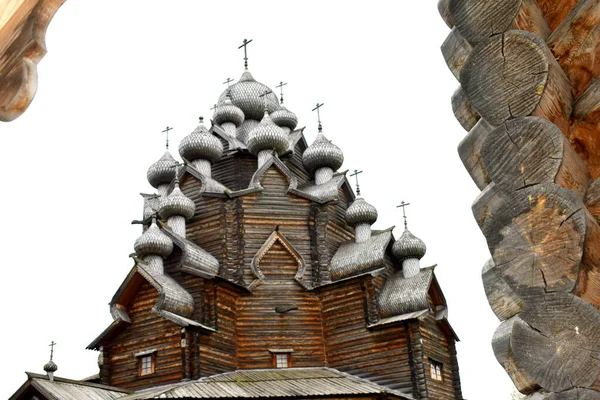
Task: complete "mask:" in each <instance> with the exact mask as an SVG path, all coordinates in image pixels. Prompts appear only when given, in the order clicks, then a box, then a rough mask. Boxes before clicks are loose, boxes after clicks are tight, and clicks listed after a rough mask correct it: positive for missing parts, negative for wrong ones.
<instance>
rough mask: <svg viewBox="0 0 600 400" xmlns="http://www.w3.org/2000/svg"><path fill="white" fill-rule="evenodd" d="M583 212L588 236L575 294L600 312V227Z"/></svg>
mask: <svg viewBox="0 0 600 400" xmlns="http://www.w3.org/2000/svg"><path fill="white" fill-rule="evenodd" d="M583 211H584V215H585V219H586V234H585V242H584V246H583V256H582V259H581V265H580V266H579V275H578V278H577V286H576V288H575V292H574V293H575V294H576V295H577V296H579V297H581V298H582V299H584V300H585V301H587V302H588V303H590V304H592V305H593V306H595V307H596V308H598V309H599V310H600V226H599V225H598V222H597V221H596V219H595V218H594V217H593V216H592V215H591V214H590V212H589V211H588V210H587V209H583ZM599 388H600V387H599Z"/></svg>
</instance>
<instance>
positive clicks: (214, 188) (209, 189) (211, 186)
mask: <svg viewBox="0 0 600 400" xmlns="http://www.w3.org/2000/svg"><path fill="white" fill-rule="evenodd" d="M186 173H188V174H190V175H192V176H193V177H194V178H196V179H197V180H199V181H200V182H201V183H202V185H201V188H200V192H201V193H204V194H213V195H221V196H224V195H225V193H227V192H229V189H228V188H227V187H226V186H225V185H223V184H221V183H219V182H217V181H215V180H214V179H212V178H209V177H207V176H204V175H202V174H201V173H200V172H198V170H197V169H196V168H194V167H193V166H192V164H190V163H188V162H186V164H185V167H184V168H182V169H181V170H180V171H179V179H181V178H182V177H183V175H185V174H186ZM173 187H175V181H173V182H171V185H170V186H169V192H170V191H171V190H173Z"/></svg>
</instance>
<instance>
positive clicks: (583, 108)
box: [569, 78, 600, 179]
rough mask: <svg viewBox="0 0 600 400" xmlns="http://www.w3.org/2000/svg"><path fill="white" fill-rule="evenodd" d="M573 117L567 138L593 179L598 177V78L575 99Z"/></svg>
mask: <svg viewBox="0 0 600 400" xmlns="http://www.w3.org/2000/svg"><path fill="white" fill-rule="evenodd" d="M573 117H574V119H573V122H572V125H571V129H570V132H569V138H570V140H571V142H572V143H573V144H574V147H575V150H576V151H577V153H578V154H579V156H580V157H581V158H582V159H583V161H584V162H585V163H586V165H587V166H588V168H589V170H590V173H591V174H592V177H593V178H594V179H595V178H597V177H599V176H600V134H599V132H600V78H596V80H594V82H592V83H591V84H590V86H589V87H588V88H587V89H586V91H585V92H584V93H583V94H582V95H581V96H580V97H579V99H577V102H576V103H575V107H574V110H573Z"/></svg>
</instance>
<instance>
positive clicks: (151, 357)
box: [135, 350, 156, 378]
mask: <svg viewBox="0 0 600 400" xmlns="http://www.w3.org/2000/svg"><path fill="white" fill-rule="evenodd" d="M135 358H137V367H138V376H139V377H142V378H143V377H146V376H149V375H153V374H154V373H155V372H156V350H150V351H144V352H142V353H138V354H136V355H135ZM146 361H149V362H148V363H147V362H146ZM148 364H149V368H147V367H148Z"/></svg>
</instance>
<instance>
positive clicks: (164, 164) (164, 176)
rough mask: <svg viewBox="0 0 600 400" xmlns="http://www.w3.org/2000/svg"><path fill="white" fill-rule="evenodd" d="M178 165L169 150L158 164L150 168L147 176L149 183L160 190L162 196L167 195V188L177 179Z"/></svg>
mask: <svg viewBox="0 0 600 400" xmlns="http://www.w3.org/2000/svg"><path fill="white" fill-rule="evenodd" d="M176 165H177V161H175V159H174V158H173V157H172V156H171V153H169V150H167V151H165V154H163V155H162V157H161V158H160V159H159V160H158V161H157V162H155V163H154V164H152V165H151V166H150V168H148V172H147V174H146V176H147V178H148V182H149V183H150V185H152V186H153V187H154V188H156V189H157V190H158V193H159V194H160V195H161V196H165V195H166V194H167V188H168V187H169V185H170V184H171V182H172V181H173V179H174V178H175V166H176Z"/></svg>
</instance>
